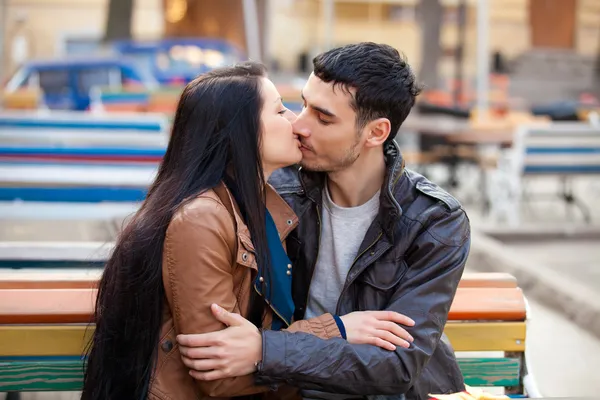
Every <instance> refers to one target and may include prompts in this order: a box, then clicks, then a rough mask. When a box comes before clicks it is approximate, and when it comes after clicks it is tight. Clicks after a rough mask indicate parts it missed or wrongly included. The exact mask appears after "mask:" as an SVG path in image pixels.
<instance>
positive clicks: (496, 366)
mask: <svg viewBox="0 0 600 400" xmlns="http://www.w3.org/2000/svg"><path fill="white" fill-rule="evenodd" d="M457 361H458V364H459V366H460V370H461V371H462V373H463V376H464V378H465V382H466V384H467V385H469V386H503V387H507V386H519V378H520V376H521V362H520V361H519V359H517V358H459V359H458V360H457Z"/></svg>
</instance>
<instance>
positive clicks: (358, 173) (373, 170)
mask: <svg viewBox="0 0 600 400" xmlns="http://www.w3.org/2000/svg"><path fill="white" fill-rule="evenodd" d="M385 169H386V165H385V156H384V154H383V151H381V149H371V151H369V152H363V153H362V154H361V156H360V157H359V158H358V159H357V160H356V161H355V162H354V164H352V165H351V166H350V167H348V168H346V169H344V170H342V171H337V172H330V173H328V174H327V185H328V186H327V187H328V189H329V194H330V196H331V200H332V201H333V202H334V203H335V204H337V205H338V206H340V207H357V206H360V205H361V204H364V203H366V202H367V201H369V200H370V199H371V198H372V197H373V196H374V195H375V193H377V191H378V190H379V189H381V186H382V185H383V180H384V179H385Z"/></svg>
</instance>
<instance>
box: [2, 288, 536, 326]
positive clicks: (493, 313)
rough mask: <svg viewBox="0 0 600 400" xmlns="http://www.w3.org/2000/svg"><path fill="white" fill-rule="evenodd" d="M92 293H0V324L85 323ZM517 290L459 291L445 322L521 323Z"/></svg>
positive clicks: (521, 305)
mask: <svg viewBox="0 0 600 400" xmlns="http://www.w3.org/2000/svg"><path fill="white" fill-rule="evenodd" d="M96 293H97V290H96V289H0V324H54V323H58V324H60V323H88V322H90V320H91V315H92V312H93V305H94V301H95V299H96ZM525 317H526V312H525V300H524V298H523V293H522V291H521V290H520V289H519V288H460V289H459V290H458V291H457V294H456V297H455V299H454V302H453V304H452V307H451V309H450V314H449V320H451V321H452V320H455V321H456V320H458V321H465V320H481V321H524V320H525Z"/></svg>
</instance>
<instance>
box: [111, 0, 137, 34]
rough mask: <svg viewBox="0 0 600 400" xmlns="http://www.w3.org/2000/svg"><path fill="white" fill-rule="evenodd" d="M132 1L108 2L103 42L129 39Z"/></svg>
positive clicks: (118, 0) (117, 0)
mask: <svg viewBox="0 0 600 400" xmlns="http://www.w3.org/2000/svg"><path fill="white" fill-rule="evenodd" d="M133 1H134V0H109V2H108V15H107V18H106V30H105V31H104V41H105V42H110V41H112V40H119V39H131V19H132V18H131V17H132V16H133Z"/></svg>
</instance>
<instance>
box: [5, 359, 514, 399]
mask: <svg viewBox="0 0 600 400" xmlns="http://www.w3.org/2000/svg"><path fill="white" fill-rule="evenodd" d="M458 365H459V367H460V369H461V371H462V373H463V376H464V377H465V383H466V384H467V385H470V386H517V385H518V383H519V371H520V363H519V360H517V359H512V358H459V359H458ZM83 368H84V365H83V360H81V359H80V358H79V357H73V358H70V359H59V360H53V359H52V358H48V359H38V360H27V359H23V360H20V359H15V360H10V361H3V360H2V359H0V392H8V391H15V392H16V391H19V392H25V391H79V390H81V387H82V385H83Z"/></svg>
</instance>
